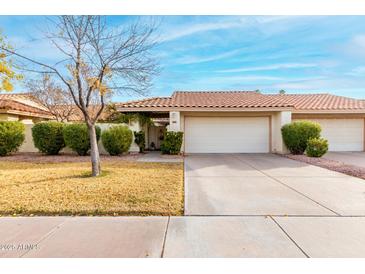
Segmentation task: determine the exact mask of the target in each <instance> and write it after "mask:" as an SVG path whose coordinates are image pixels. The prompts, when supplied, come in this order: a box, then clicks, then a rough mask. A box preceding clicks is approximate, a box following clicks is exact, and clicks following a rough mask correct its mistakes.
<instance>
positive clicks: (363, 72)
mask: <svg viewBox="0 0 365 274" xmlns="http://www.w3.org/2000/svg"><path fill="white" fill-rule="evenodd" d="M346 75H350V76H365V66H359V67H356V68H354V69H352V70H351V71H349V72H348V73H346Z"/></svg>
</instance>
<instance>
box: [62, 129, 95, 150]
mask: <svg viewBox="0 0 365 274" xmlns="http://www.w3.org/2000/svg"><path fill="white" fill-rule="evenodd" d="M95 131H96V139H97V141H99V139H100V134H101V129H100V127H98V126H95ZM63 138H64V140H65V144H66V146H67V147H69V148H71V149H72V150H73V151H75V152H76V153H77V154H78V155H80V156H85V155H87V153H88V151H89V150H90V148H91V146H90V138H89V131H88V128H87V125H86V124H68V125H65V126H64V128H63Z"/></svg>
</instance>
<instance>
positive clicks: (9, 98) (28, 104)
mask: <svg viewBox="0 0 365 274" xmlns="http://www.w3.org/2000/svg"><path fill="white" fill-rule="evenodd" d="M0 110H5V111H7V112H9V111H16V112H23V113H24V115H27V116H37V117H46V118H50V117H51V114H50V113H49V112H48V110H47V109H46V108H44V107H43V106H42V105H40V104H38V103H37V102H35V101H34V100H32V99H31V97H30V95H29V94H25V93H22V94H17V93H14V94H0Z"/></svg>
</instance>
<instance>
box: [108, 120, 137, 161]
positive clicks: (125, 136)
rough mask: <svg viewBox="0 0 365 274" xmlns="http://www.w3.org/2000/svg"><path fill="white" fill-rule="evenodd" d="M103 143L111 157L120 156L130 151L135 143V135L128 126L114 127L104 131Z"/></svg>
mask: <svg viewBox="0 0 365 274" xmlns="http://www.w3.org/2000/svg"><path fill="white" fill-rule="evenodd" d="M101 141H102V142H103V146H104V148H105V150H106V151H107V152H108V153H109V154H110V155H119V154H122V153H123V152H127V151H128V150H129V148H130V146H131V144H132V141H133V133H132V131H131V130H130V129H129V128H128V127H126V126H113V127H111V128H109V129H107V130H104V131H103V133H102V134H101Z"/></svg>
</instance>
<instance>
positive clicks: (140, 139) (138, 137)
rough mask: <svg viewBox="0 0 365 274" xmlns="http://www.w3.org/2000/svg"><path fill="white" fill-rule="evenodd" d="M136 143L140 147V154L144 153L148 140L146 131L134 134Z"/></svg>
mask: <svg viewBox="0 0 365 274" xmlns="http://www.w3.org/2000/svg"><path fill="white" fill-rule="evenodd" d="M134 142H135V143H136V144H137V145H138V147H139V152H140V153H143V152H144V148H145V146H146V139H145V134H144V131H135V132H134Z"/></svg>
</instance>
